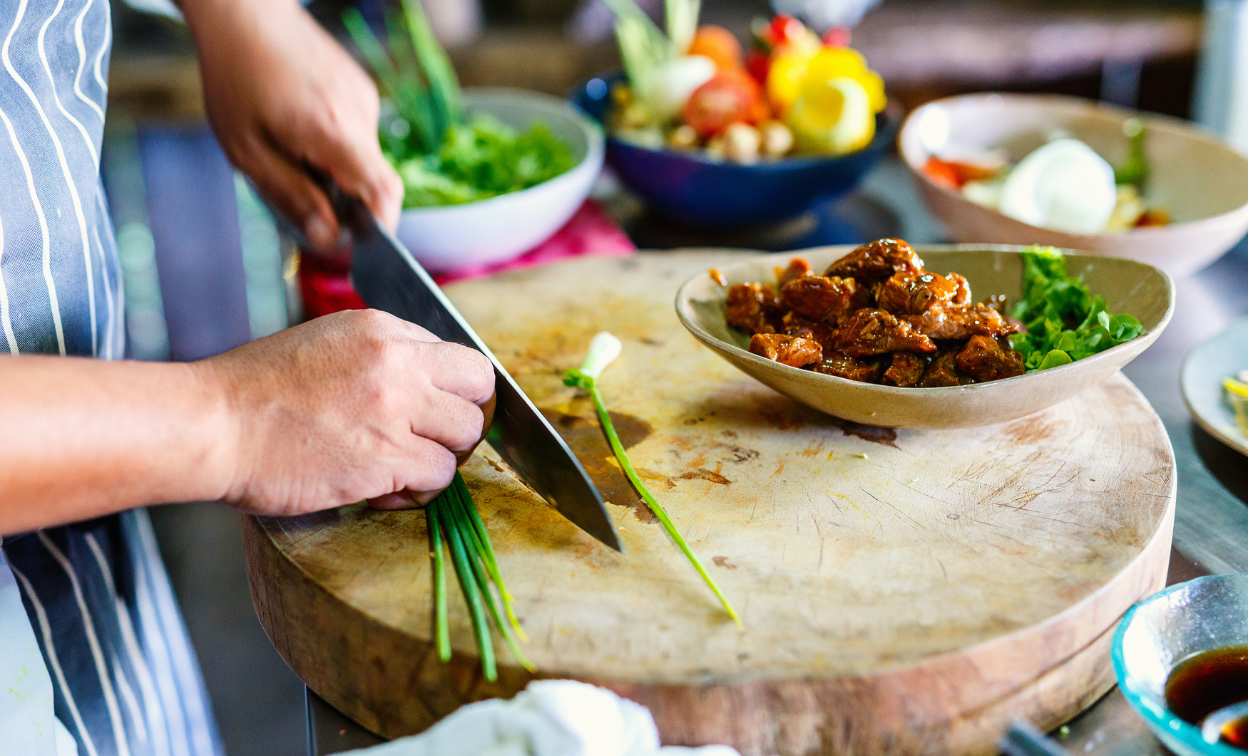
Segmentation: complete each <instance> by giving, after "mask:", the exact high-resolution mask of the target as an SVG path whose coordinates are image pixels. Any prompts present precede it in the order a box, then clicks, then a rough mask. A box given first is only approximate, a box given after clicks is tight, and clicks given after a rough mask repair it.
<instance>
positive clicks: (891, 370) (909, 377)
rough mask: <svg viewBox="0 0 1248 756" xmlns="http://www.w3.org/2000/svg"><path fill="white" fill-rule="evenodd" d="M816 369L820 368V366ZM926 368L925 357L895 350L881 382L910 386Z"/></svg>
mask: <svg viewBox="0 0 1248 756" xmlns="http://www.w3.org/2000/svg"><path fill="white" fill-rule="evenodd" d="M815 369H816V370H818V368H815ZM924 370H927V360H926V359H925V358H923V357H920V356H919V355H917V354H915V353H913V352H894V353H893V364H892V365H889V367H888V370H885V371H884V375H882V376H880V383H883V384H884V385H886V386H901V387H903V388H908V387H910V386H914V385H915V384H917V383H918V382H919V379H920V378H922V377H923V371H924Z"/></svg>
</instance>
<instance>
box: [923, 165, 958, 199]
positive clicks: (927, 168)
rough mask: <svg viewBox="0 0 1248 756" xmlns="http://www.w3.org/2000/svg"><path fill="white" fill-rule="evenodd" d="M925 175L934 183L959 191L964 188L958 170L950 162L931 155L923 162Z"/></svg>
mask: <svg viewBox="0 0 1248 756" xmlns="http://www.w3.org/2000/svg"><path fill="white" fill-rule="evenodd" d="M923 175H924V176H927V177H928V178H929V179H931V180H932V183H933V184H938V185H940V186H943V187H946V188H948V189H953V190H954V191H958V190H960V189H961V188H962V178H961V176H959V175H958V171H957V169H956V168H954V167H953V166H952V165H950V164H949V163H946V162H945V161H944V160H941V159H939V158H934V157H929V158H928V159H927V162H926V163H924V164H923Z"/></svg>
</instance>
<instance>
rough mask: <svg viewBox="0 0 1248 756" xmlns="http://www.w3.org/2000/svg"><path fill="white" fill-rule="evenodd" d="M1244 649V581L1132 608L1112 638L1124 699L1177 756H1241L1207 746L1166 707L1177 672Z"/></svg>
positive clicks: (1247, 578)
mask: <svg viewBox="0 0 1248 756" xmlns="http://www.w3.org/2000/svg"><path fill="white" fill-rule="evenodd" d="M1243 645H1248V575H1221V576H1217V577H1204V578H1197V579H1196V580H1192V581H1189V582H1186V583H1181V584H1179V585H1176V586H1174V587H1172V588H1169V589H1167V590H1164V591H1162V592H1161V593H1157V594H1154V595H1153V596H1150V597H1149V598H1146V599H1144V600H1143V601H1141V602H1140V603H1138V604H1136V605H1135V606H1133V607H1131V609H1130V610H1129V611H1128V612H1127V613H1126V615H1124V616H1123V618H1122V622H1121V623H1119V625H1118V632H1117V633H1115V634H1114V643H1113V650H1112V652H1111V655H1112V657H1113V661H1114V674H1115V675H1116V676H1117V677H1118V686H1119V687H1120V688H1122V692H1123V695H1125V696H1126V697H1127V700H1128V701H1129V702H1130V703H1131V706H1133V707H1134V708H1135V710H1136V712H1138V713H1139V715H1140V716H1141V717H1143V718H1144V722H1145V723H1146V724H1147V725H1148V727H1149V729H1151V730H1152V731H1153V734H1155V735H1156V736H1157V737H1158V739H1160V740H1161V742H1162V743H1164V744H1165V745H1166V747H1167V748H1169V749H1170V750H1171V751H1173V752H1174V753H1175V754H1177V756H1236V754H1238V756H1243V754H1244V752H1243V751H1242V750H1240V749H1238V748H1234V747H1232V746H1229V745H1226V744H1225V743H1206V742H1205V740H1204V739H1203V738H1202V737H1201V736H1200V729H1199V728H1197V727H1195V726H1194V725H1191V724H1188V723H1187V722H1184V721H1183V720H1182V719H1179V718H1178V717H1177V716H1175V714H1174V712H1172V711H1170V709H1169V708H1168V707H1167V706H1166V697H1165V690H1166V680H1167V679H1168V678H1169V676H1170V672H1171V671H1172V670H1173V669H1174V668H1175V666H1176V665H1177V664H1178V663H1179V662H1181V661H1183V660H1185V659H1187V658H1188V657H1190V656H1192V655H1193V654H1197V653H1200V652H1202V651H1212V650H1213V649H1218V648H1225V647H1227V646H1243Z"/></svg>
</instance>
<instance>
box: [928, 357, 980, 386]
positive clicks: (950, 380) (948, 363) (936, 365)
mask: <svg viewBox="0 0 1248 756" xmlns="http://www.w3.org/2000/svg"><path fill="white" fill-rule="evenodd" d="M963 383H969V381H964V380H963V379H962V377H961V376H959V375H958V366H957V363H956V361H955V359H954V354H953V352H942V353H941V354H940V355H938V356H937V357H936V359H934V360H932V364H931V365H929V366H928V368H927V370H926V371H925V372H924V373H923V377H922V378H920V379H919V383H918V387H919V388H941V387H943V386H961V385H962V384H963Z"/></svg>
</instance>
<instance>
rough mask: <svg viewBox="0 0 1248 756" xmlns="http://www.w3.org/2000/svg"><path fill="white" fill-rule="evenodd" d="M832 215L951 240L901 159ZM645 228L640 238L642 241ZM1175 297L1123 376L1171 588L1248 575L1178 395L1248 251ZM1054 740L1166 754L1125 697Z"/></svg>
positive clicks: (1206, 448) (1237, 524)
mask: <svg viewBox="0 0 1248 756" xmlns="http://www.w3.org/2000/svg"><path fill="white" fill-rule="evenodd" d="M614 211H615V213H616V215H617V217H618V218H619V219H620V220H621V221H622V222H624V224H625V226H626V228H628V229H629V230H630V232H633V233H635V234H637V235H644V236H645V237H646V238H647V241H651V242H652V243H653V239H654V238H655V237H659V236H661V234H662V232H661V231H660V232H656V231H654V230H653V229H650V228H647V226H646V221H645V219H644V218H639V217H638V216H636V215H635V213H636V212H637V207H636V205H635V204H633V203H630V202H628V201H627V200H626V199H625V200H621V201H620V202H619V203H618V204H616V205H615V206H614ZM829 212H830V215H831V217H833V218H834V219H836V220H837V221H838V223H835V224H832V225H834V226H835V230H834V231H833V233H836V234H844V233H846V231H845V223H844V221H845V220H846V219H847V218H849V219H850V222H852V220H853V219H854V218H859V219H860V223H861V227H862V228H863V230H864V231H867V232H869V233H871V234H872V235H874V236H880V235H886V234H887V235H895V236H901V237H902V238H905V239H908V240H909V241H911V242H912V243H916V244H919V243H936V242H940V241H943V240H944V239H943V232H942V230H941V229H940V227H939V226H938V225H937V224H936V223H935V221H933V220H932V218H931V216H930V215H928V213H927V211H926V210H925V209H924V207H923V205H922V203H921V202H920V200H919V198H918V196H917V195H916V194H915V192H914V188H913V186H912V185H911V184H910V182H909V178H908V177H907V176H906V175H905V169H904V168H903V167H902V166H901V165H900V163H899V162H898V161H897V160H896V159H892V160H889V161H886V162H885V163H884V164H883V165H882V166H881V167H880V168H879V169H878V170H876V171H875V172H874V173H872V175H871V176H870V177H868V179H867V181H866V182H865V184H864V186H863V188H862V189H861V190H860V191H859V192H857V193H856V194H855V195H852V196H851V197H849V198H847V199H846V200H845V201H843V202H841V203H839V204H838V206H837V207H836V208H834V209H833V210H831V211H829ZM814 225H819V226H820V227H823V226H827V225H829V224H814ZM812 227H813V226H812ZM638 228H640V229H642V230H641V232H640V233H638V232H637V231H635V229H638ZM805 240H806V241H809V237H806V239H805ZM843 240H844V239H840V238H837V239H835V241H843ZM676 241H677V242H678V243H681V244H688V243H690V241H692V240H691V239H690V238H689V236H688V235H687V234H685V235H679V236H678V237H677V238H676ZM717 241H718V240H717ZM816 241H818V240H816ZM1177 287H1178V299H1177V304H1176V307H1175V313H1174V319H1173V320H1172V321H1171V322H1170V326H1169V327H1168V328H1167V329H1166V331H1165V332H1164V333H1163V334H1162V335H1161V337H1160V338H1158V340H1157V342H1156V343H1155V344H1153V346H1151V347H1150V348H1149V349H1148V350H1147V351H1146V352H1144V354H1142V355H1140V357H1138V358H1136V360H1135V361H1134V362H1132V363H1131V364H1130V365H1128V366H1127V368H1126V369H1125V370H1124V372H1125V373H1126V375H1127V377H1129V378H1130V379H1131V380H1132V381H1134V382H1135V385H1136V386H1138V387H1139V388H1140V390H1141V391H1142V392H1143V393H1144V395H1145V396H1146V397H1147V398H1148V400H1149V402H1151V403H1152V405H1153V408H1154V409H1155V410H1156V411H1157V414H1158V415H1159V416H1160V417H1161V419H1162V421H1163V422H1164V423H1165V426H1166V430H1167V431H1168V432H1169V434H1170V442H1171V444H1173V446H1174V456H1175V462H1176V464H1177V466H1178V479H1179V483H1178V504H1177V511H1176V517H1175V525H1174V552H1173V553H1172V555H1171V564H1170V582H1171V583H1174V582H1182V581H1184V580H1190V579H1191V578H1194V577H1198V576H1200V575H1204V574H1211V573H1212V574H1220V573H1228V572H1248V458H1245V457H1244V456H1243V455H1240V454H1239V453H1237V452H1235V451H1233V450H1231V449H1229V448H1228V447H1226V446H1224V445H1222V444H1221V443H1220V442H1218V441H1216V440H1215V439H1213V438H1212V437H1211V436H1209V434H1207V433H1205V432H1204V431H1203V430H1201V429H1200V428H1199V427H1197V426H1196V425H1195V424H1194V423H1192V421H1191V417H1190V415H1189V414H1188V411H1187V408H1186V407H1185V406H1184V404H1183V397H1182V394H1181V393H1180V391H1179V366H1180V365H1181V364H1182V361H1183V358H1184V356H1185V355H1186V354H1187V353H1188V352H1189V351H1190V350H1191V349H1192V347H1194V346H1196V345H1197V344H1199V343H1200V342H1201V341H1204V340H1205V339H1207V338H1209V337H1211V336H1213V335H1215V334H1217V333H1218V332H1220V331H1221V330H1222V329H1224V328H1226V326H1227V325H1229V324H1230V323H1231V321H1233V320H1235V319H1237V318H1239V317H1244V316H1246V315H1248V241H1246V242H1241V243H1240V245H1239V246H1238V247H1236V248H1235V249H1234V250H1232V251H1231V252H1230V253H1229V254H1227V255H1226V256H1225V257H1223V258H1222V259H1221V260H1219V261H1218V262H1216V263H1214V264H1213V265H1212V266H1210V267H1209V268H1206V269H1205V270H1204V271H1201V272H1200V273H1198V274H1197V275H1195V276H1193V277H1191V278H1188V279H1186V280H1183V281H1179V282H1177ZM307 709H308V751H309V753H310V754H312V756H322V755H323V754H332V753H341V752H343V751H347V750H351V749H352V748H362V747H364V746H368V745H374V744H376V743H379V742H381V740H380V739H379V738H378V737H377V736H375V735H373V734H371V733H369V732H367V731H366V730H364V729H363V728H361V727H359V726H358V725H356V724H355V723H353V722H351V721H350V720H349V719H347V718H346V717H345V716H344V715H342V714H341V713H339V712H338V711H336V710H335V709H333V708H332V707H331V706H329V705H328V704H326V703H325V702H324V701H322V700H321V699H320V698H319V697H317V696H316V694H315V693H313V692H311V691H308V704H307ZM1054 735H1055V737H1057V738H1058V739H1059V740H1060V741H1061V742H1062V744H1063V745H1064V746H1065V747H1066V748H1067V749H1068V750H1069V751H1070V752H1071V753H1072V754H1076V755H1077V754H1091V755H1093V756H1128V754H1130V755H1131V756H1141V755H1143V756H1151V755H1152V754H1158V755H1160V754H1163V753H1165V752H1164V751H1163V750H1162V748H1161V745H1160V743H1158V742H1157V741H1156V740H1155V739H1154V738H1153V737H1152V736H1151V735H1150V734H1149V732H1148V730H1147V729H1146V728H1145V727H1144V723H1143V721H1142V720H1140V719H1139V718H1138V717H1137V716H1136V715H1135V713H1134V712H1133V711H1132V710H1131V708H1130V707H1129V706H1128V704H1127V702H1126V699H1125V698H1123V696H1122V694H1121V693H1120V692H1118V690H1117V689H1114V690H1113V691H1111V692H1110V693H1108V694H1107V695H1106V696H1105V697H1104V698H1102V699H1101V700H1100V701H1099V702H1097V703H1096V704H1095V705H1094V706H1093V707H1091V708H1090V709H1088V710H1087V711H1086V712H1084V713H1083V714H1081V715H1080V716H1078V717H1077V718H1075V719H1074V720H1073V721H1072V722H1070V723H1069V724H1068V725H1067V726H1065V727H1063V728H1061V729H1060V730H1058V732H1056V733H1054Z"/></svg>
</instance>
